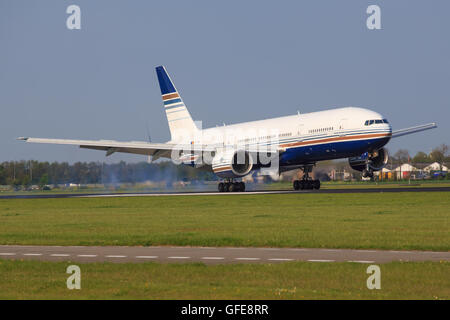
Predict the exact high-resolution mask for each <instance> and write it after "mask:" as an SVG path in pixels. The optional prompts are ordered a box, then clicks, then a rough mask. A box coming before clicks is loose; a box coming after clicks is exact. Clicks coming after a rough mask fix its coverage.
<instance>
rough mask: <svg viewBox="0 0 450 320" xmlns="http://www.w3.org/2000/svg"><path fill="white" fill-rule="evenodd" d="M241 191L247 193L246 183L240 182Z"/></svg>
mask: <svg viewBox="0 0 450 320" xmlns="http://www.w3.org/2000/svg"><path fill="white" fill-rule="evenodd" d="M239 191H241V192H244V191H245V183H244V182H239Z"/></svg>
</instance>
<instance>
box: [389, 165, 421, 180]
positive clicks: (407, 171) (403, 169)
mask: <svg viewBox="0 0 450 320" xmlns="http://www.w3.org/2000/svg"><path fill="white" fill-rule="evenodd" d="M394 172H395V175H396V177H397V179H408V178H409V177H411V174H412V173H414V172H419V169H417V168H416V167H414V166H412V165H410V164H409V163H404V164H402V165H401V166H398V167H397V168H395V169H394Z"/></svg>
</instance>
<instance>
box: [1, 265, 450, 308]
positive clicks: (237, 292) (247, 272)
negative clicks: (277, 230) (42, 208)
mask: <svg viewBox="0 0 450 320" xmlns="http://www.w3.org/2000/svg"><path fill="white" fill-rule="evenodd" d="M69 265H70V263H63V262H61V263H56V262H37V261H32V262H31V261H8V260H0V299H450V277H449V276H448V275H449V270H450V263H448V262H442V263H439V262H434V263H431V262H427V263H399V262H397V263H389V264H383V265H380V268H381V289H380V290H369V289H367V286H366V281H367V278H368V276H369V275H368V274H367V273H366V268H367V265H364V264H357V263H308V262H295V263H294V262H293V263H282V264H236V265H215V266H206V265H203V264H165V265H162V264H156V263H144V264H111V263H93V264H78V265H79V266H80V268H81V290H68V289H67V287H66V279H67V277H68V276H69V275H68V274H66V268H67V266H69Z"/></svg>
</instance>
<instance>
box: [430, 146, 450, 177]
mask: <svg viewBox="0 0 450 320" xmlns="http://www.w3.org/2000/svg"><path fill="white" fill-rule="evenodd" d="M448 149H449V148H448V146H447V145H446V144H441V145H440V146H439V147H437V148H434V149H433V151H431V153H430V158H431V159H432V160H433V161H435V162H437V163H439V171H442V167H443V166H444V162H445V159H446V156H447V154H448Z"/></svg>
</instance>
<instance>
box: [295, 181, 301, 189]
mask: <svg viewBox="0 0 450 320" xmlns="http://www.w3.org/2000/svg"><path fill="white" fill-rule="evenodd" d="M299 189H300V181H298V180H295V181H294V190H299Z"/></svg>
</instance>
